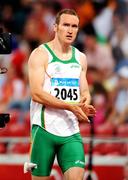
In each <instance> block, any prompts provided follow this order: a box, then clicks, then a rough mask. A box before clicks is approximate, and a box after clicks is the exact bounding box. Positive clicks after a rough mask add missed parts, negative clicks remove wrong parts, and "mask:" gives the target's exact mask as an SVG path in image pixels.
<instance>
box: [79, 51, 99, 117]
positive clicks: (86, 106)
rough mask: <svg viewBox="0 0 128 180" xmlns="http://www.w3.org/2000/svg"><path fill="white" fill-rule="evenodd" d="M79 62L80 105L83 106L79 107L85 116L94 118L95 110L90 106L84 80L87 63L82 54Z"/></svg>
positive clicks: (89, 96) (88, 93) (89, 98)
mask: <svg viewBox="0 0 128 180" xmlns="http://www.w3.org/2000/svg"><path fill="white" fill-rule="evenodd" d="M80 62H81V66H82V71H81V75H80V93H81V103H82V104H84V105H82V106H81V108H82V110H83V111H84V112H85V113H86V115H87V116H94V115H95V113H96V110H95V108H94V107H93V106H92V105H90V102H91V95H90V92H89V87H88V82H87V79H86V72H87V61H86V56H85V55H84V54H83V53H81V58H80Z"/></svg>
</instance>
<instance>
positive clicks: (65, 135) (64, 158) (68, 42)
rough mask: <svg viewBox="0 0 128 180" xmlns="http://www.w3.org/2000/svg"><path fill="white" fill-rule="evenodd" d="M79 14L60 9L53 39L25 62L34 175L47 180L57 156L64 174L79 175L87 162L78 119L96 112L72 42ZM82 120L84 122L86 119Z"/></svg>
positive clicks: (76, 179) (73, 178)
mask: <svg viewBox="0 0 128 180" xmlns="http://www.w3.org/2000/svg"><path fill="white" fill-rule="evenodd" d="M78 29H79V17H78V15H77V14H76V12H75V11H74V10H72V9H63V10H61V11H60V12H59V13H58V14H57V16H56V20H55V24H54V32H55V36H54V39H53V40H51V41H50V42H47V43H45V44H42V45H40V46H39V47H37V48H36V49H35V50H34V51H33V52H32V53H31V55H30V58H29V62H28V71H29V83H30V90H31V97H32V100H31V105H30V119H31V127H32V147H31V155H30V156H31V157H30V160H31V163H33V164H34V165H36V167H35V168H33V170H32V180H48V179H49V176H50V172H51V169H52V165H53V162H54V159H55V156H56V157H57V160H58V164H59V166H60V168H61V170H62V172H63V174H64V179H65V180H82V179H83V176H84V168H85V156H84V149H83V142H82V138H81V136H80V132H79V121H82V122H88V121H89V119H88V117H89V116H94V115H95V108H94V107H93V106H92V105H89V103H90V93H89V89H88V84H87V80H86V70H87V62H86V57H85V55H84V54H83V53H82V52H80V51H79V50H78V49H76V48H75V47H73V46H72V43H73V42H74V40H75V38H76V36H77V33H78ZM85 126H86V124H85Z"/></svg>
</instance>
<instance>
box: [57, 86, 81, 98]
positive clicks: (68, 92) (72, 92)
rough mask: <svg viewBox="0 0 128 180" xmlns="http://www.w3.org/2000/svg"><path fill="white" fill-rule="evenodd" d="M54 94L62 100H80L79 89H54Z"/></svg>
mask: <svg viewBox="0 0 128 180" xmlns="http://www.w3.org/2000/svg"><path fill="white" fill-rule="evenodd" d="M54 92H55V96H56V97H57V98H58V99H62V100H66V99H69V100H77V99H78V94H77V89H75V88H74V89H71V88H70V89H65V88H62V89H59V88H54Z"/></svg>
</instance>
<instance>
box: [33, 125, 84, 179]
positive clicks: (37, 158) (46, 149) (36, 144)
mask: <svg viewBox="0 0 128 180" xmlns="http://www.w3.org/2000/svg"><path fill="white" fill-rule="evenodd" d="M55 155H56V157H57V160H58V164H59V166H60V168H61V170H62V172H63V173H64V172H65V171H66V170H68V169H69V168H71V167H81V168H84V167H85V156H84V148H83V142H82V138H81V136H80V133H77V134H74V135H72V136H67V137H61V136H56V135H53V134H50V133H49V132H47V131H46V130H44V129H43V128H41V127H39V126H37V125H33V127H32V147H31V157H30V158H31V162H32V163H35V164H37V168H35V169H33V170H32V175H34V176H49V175H50V173H51V169H52V166H53V163H54V159H55Z"/></svg>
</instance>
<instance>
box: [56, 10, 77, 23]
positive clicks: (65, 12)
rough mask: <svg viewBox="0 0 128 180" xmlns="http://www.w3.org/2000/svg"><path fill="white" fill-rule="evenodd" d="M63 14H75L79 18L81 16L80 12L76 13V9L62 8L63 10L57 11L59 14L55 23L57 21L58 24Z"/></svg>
mask: <svg viewBox="0 0 128 180" xmlns="http://www.w3.org/2000/svg"><path fill="white" fill-rule="evenodd" d="M62 14H70V15H74V16H76V17H78V19H79V16H78V14H77V13H76V11H75V10H74V9H62V10H61V11H59V12H58V13H57V15H56V19H55V23H56V24H59V22H60V16H61V15H62Z"/></svg>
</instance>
